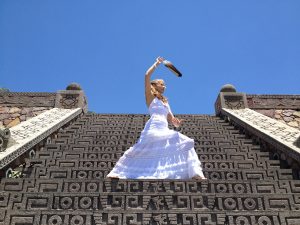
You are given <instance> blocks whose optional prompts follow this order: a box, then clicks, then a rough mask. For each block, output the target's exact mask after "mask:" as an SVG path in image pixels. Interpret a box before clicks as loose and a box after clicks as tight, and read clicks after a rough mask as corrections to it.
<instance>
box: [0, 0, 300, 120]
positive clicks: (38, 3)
mask: <svg viewBox="0 0 300 225" xmlns="http://www.w3.org/2000/svg"><path fill="white" fill-rule="evenodd" d="M299 12H300V1H299V0H289V1H283V0H280V1H277V0H264V1H262V0H245V1H241V0H226V1H224V0H218V1H217V0H211V1H208V0H206V1H202V0H189V1H182V0H164V1H161V0H128V1H124V0H118V1H117V0H87V1H82V0H26V1H24V0H1V1H0V87H5V88H8V89H10V90H11V91H17V92H27V91H30V92H31V91H32V92H56V91H57V90H63V89H65V87H66V86H67V85H68V84H69V83H71V82H77V83H79V84H80V85H81V86H82V88H83V89H84V91H85V93H86V95H87V97H88V101H89V110H91V111H94V112H98V113H147V112H148V111H147V108H146V105H145V101H144V74H145V71H146V70H147V69H148V67H149V66H150V65H152V63H153V62H154V61H155V58H156V57H157V56H163V57H165V58H166V59H168V60H170V61H172V62H173V63H174V65H175V66H176V67H177V68H178V69H179V70H180V71H181V72H182V73H183V77H182V78H177V77H176V76H174V75H173V74H172V73H171V72H170V71H168V70H167V69H166V68H165V67H163V66H160V67H159V68H158V69H157V71H156V72H155V73H154V74H153V79H155V78H163V79H164V80H165V81H166V84H167V90H166V93H165V95H166V96H167V97H168V98H169V101H170V104H171V107H172V109H173V111H174V113H175V114H176V113H180V114H213V113H214V107H213V105H214V101H215V99H216V97H217V94H218V92H219V90H220V88H221V86H222V85H224V84H226V83H232V84H234V85H235V86H236V88H237V90H238V91H240V92H246V93H249V94H300V91H299V89H300V88H299V87H300V13H299Z"/></svg>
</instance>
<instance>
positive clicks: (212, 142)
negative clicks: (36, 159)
mask: <svg viewBox="0 0 300 225" xmlns="http://www.w3.org/2000/svg"><path fill="white" fill-rule="evenodd" d="M136 141H137V139H112V138H111V139H105V140H104V139H103V140H100V139H64V138H56V139H52V140H51V143H53V144H76V145H77V144H84V145H124V144H125V145H126V144H128V145H133V144H135V143H136ZM194 141H195V147H197V146H205V145H214V146H219V147H226V146H244V145H252V140H243V139H240V140H239V139H224V140H198V139H195V140H194Z"/></svg>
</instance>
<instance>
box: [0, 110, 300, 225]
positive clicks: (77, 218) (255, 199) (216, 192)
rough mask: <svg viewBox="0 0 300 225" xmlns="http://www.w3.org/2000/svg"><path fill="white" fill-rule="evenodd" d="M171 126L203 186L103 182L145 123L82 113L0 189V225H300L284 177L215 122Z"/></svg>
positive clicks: (290, 179) (299, 190)
mask: <svg viewBox="0 0 300 225" xmlns="http://www.w3.org/2000/svg"><path fill="white" fill-rule="evenodd" d="M179 117H180V118H182V119H185V124H184V125H183V126H182V127H181V128H180V130H179V131H180V132H181V133H183V134H185V135H187V136H189V137H190V138H193V139H194V140H195V149H196V152H197V154H198V156H199V158H200V160H201V162H202V167H203V171H204V174H205V176H206V177H207V178H208V180H207V181H194V180H117V179H109V178H105V177H106V175H107V174H108V173H109V171H110V170H111V169H112V168H113V166H114V165H115V163H116V161H117V160H118V158H119V157H120V156H121V155H122V154H123V152H124V151H125V150H127V149H128V148H129V147H130V146H132V145H133V144H134V143H135V142H136V140H137V139H138V137H139V135H140V132H141V130H142V129H143V127H144V124H145V122H146V121H147V120H148V119H149V116H147V115H137V114H134V115H125V114H123V115H122V114H120V115H119V114H118V115H113V114H91V113H87V114H85V115H83V116H81V117H80V118H78V119H77V121H76V122H74V123H72V125H70V126H69V127H66V128H65V129H64V130H61V131H60V133H59V134H58V136H57V138H55V139H52V140H51V141H50V142H51V143H50V142H49V143H48V144H47V145H46V146H45V147H44V148H43V149H42V150H41V151H39V152H37V153H36V155H35V157H34V158H33V159H30V160H27V163H26V167H25V168H24V170H23V178H15V179H13V178H10V179H7V178H6V179H2V180H1V185H0V191H1V193H0V225H8V224H14V225H38V224H42V225H62V224H67V225H102V224H109V225H121V224H122V225H123V224H126V225H127V224H128V225H129V224H130V225H144V224H151V225H152V224H162V225H163V224H166V225H169V224H174V225H175V224H182V225H188V224H189V225H192V224H201V225H223V224H228V225H233V224H237V225H253V224H259V225H299V224H300V180H297V177H295V175H293V174H295V173H293V172H292V170H291V169H286V168H282V166H281V162H280V161H278V160H271V159H270V158H269V153H268V152H262V151H261V150H260V147H259V146H258V145H253V144H252V141H251V140H250V139H247V138H246V137H245V136H244V135H243V134H240V133H239V131H237V130H236V129H234V127H233V126H231V125H229V124H228V123H226V122H225V121H223V120H221V119H220V118H218V117H215V116H208V115H179ZM173 129H174V128H173Z"/></svg>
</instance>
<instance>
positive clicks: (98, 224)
mask: <svg viewBox="0 0 300 225" xmlns="http://www.w3.org/2000/svg"><path fill="white" fill-rule="evenodd" d="M5 215H6V216H5V218H0V225H8V224H14V225H17V224H26V225H38V224H41V225H50V224H51V225H62V224H68V225H69V224H70V225H103V224H106V225H157V224H168V225H196V224H199V225H242V224H243V225H256V224H258V225H269V224H270V225H299V224H300V213H299V212H291V211H283V212H274V211H272V210H268V211H262V212H251V213H249V212H247V211H245V212H243V211H240V212H235V211H228V212H212V211H211V210H207V211H204V210H203V211H202V210H201V211H190V212H188V213H185V212H178V211H175V212H169V211H165V210H161V211H159V212H156V211H141V210H135V211H134V210H130V211H121V210H118V211H115V212H103V211H94V212H93V211H87V210H76V211H74V210H63V211H59V210H34V211H32V210H11V211H9V212H5Z"/></svg>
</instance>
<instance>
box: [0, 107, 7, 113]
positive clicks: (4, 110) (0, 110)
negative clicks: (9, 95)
mask: <svg viewBox="0 0 300 225" xmlns="http://www.w3.org/2000/svg"><path fill="white" fill-rule="evenodd" d="M8 112H9V108H8V107H5V106H0V113H8Z"/></svg>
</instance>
